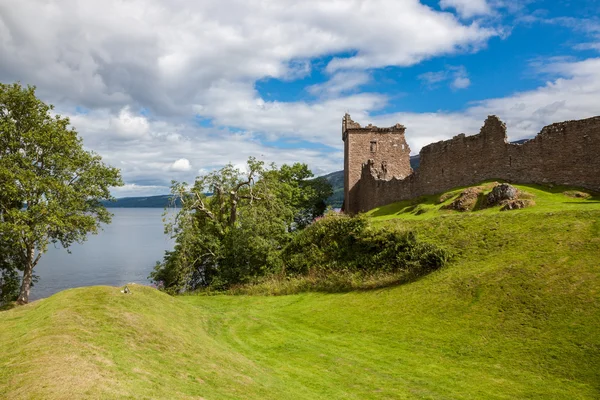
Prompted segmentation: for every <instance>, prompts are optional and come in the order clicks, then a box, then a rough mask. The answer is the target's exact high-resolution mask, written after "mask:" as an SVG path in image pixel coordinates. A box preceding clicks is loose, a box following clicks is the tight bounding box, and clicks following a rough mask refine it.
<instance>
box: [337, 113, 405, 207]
mask: <svg viewBox="0 0 600 400" xmlns="http://www.w3.org/2000/svg"><path fill="white" fill-rule="evenodd" d="M405 130H406V128H405V127H404V126H402V125H400V124H397V125H395V126H392V127H389V128H378V127H376V126H372V125H368V126H365V127H361V126H360V125H359V124H358V123H356V122H354V121H352V120H351V119H350V116H349V115H348V114H346V115H345V116H344V119H343V121H342V138H343V140H344V209H345V210H353V209H354V208H355V207H357V206H359V204H358V203H357V204H351V203H353V201H354V200H358V199H359V197H357V196H356V195H355V186H356V183H357V182H358V181H359V180H360V179H361V175H362V164H363V163H365V162H367V161H369V160H371V161H372V163H371V164H370V165H371V168H370V171H371V173H373V174H374V176H376V177H377V178H378V179H389V178H391V177H399V178H405V177H407V176H409V175H410V174H412V168H411V167H410V148H409V147H408V143H407V142H406V139H405V137H404V131H405Z"/></svg>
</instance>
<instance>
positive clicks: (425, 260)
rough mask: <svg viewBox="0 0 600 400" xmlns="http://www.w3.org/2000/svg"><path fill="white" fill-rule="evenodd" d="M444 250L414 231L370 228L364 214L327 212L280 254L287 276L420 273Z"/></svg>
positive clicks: (439, 260)
mask: <svg viewBox="0 0 600 400" xmlns="http://www.w3.org/2000/svg"><path fill="white" fill-rule="evenodd" d="M448 258H449V257H448V253H447V252H446V251H445V250H443V249H441V248H439V247H437V246H434V245H432V244H427V243H423V242H421V241H419V240H417V238H416V236H415V235H414V234H413V233H412V232H400V231H397V230H393V229H390V228H373V227H372V226H371V225H370V224H369V221H368V220H367V219H366V218H365V217H363V216H358V217H348V216H344V215H329V216H327V217H325V218H323V219H321V220H319V221H317V222H315V223H314V224H312V225H311V226H309V227H307V228H306V229H305V230H303V231H301V232H299V233H298V234H297V235H296V236H295V237H294V238H293V240H292V242H291V243H290V244H289V245H288V246H286V248H285V249H284V250H283V252H282V259H283V263H284V265H285V273H286V275H305V274H308V273H310V272H311V271H313V270H318V271H348V272H399V271H403V272H407V273H410V274H413V275H415V276H420V275H423V274H426V273H428V272H431V271H434V270H436V269H438V268H440V267H442V266H443V265H445V263H446V262H447V260H448Z"/></svg>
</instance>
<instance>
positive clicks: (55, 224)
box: [0, 83, 122, 304]
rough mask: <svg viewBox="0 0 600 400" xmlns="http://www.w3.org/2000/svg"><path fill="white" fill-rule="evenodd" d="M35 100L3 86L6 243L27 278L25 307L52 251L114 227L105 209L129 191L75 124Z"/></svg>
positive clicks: (0, 161) (0, 132)
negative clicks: (120, 191) (119, 191)
mask: <svg viewBox="0 0 600 400" xmlns="http://www.w3.org/2000/svg"><path fill="white" fill-rule="evenodd" d="M52 109H53V107H52V106H50V105H46V104H45V103H44V102H42V101H41V100H39V99H38V98H37V97H36V96H35V87H31V86H28V87H27V88H23V87H21V85H20V84H18V83H15V84H10V85H7V84H0V187H2V194H1V195H0V242H1V243H2V247H4V248H7V247H8V248H10V249H12V253H11V257H13V258H11V260H12V262H13V265H14V263H15V261H16V262H17V263H18V269H19V270H21V271H22V272H23V274H22V280H21V287H20V290H19V296H18V299H17V301H18V303H19V304H24V303H27V302H28V300H29V291H30V288H31V285H32V281H33V277H34V275H33V271H34V268H35V267H36V265H37V264H38V262H39V260H40V258H41V256H42V254H44V252H45V251H46V250H47V248H48V245H49V244H50V243H54V244H60V245H62V246H63V247H65V248H68V247H69V246H70V245H71V244H72V243H74V242H82V241H84V240H85V239H86V237H87V234H88V233H97V231H98V229H99V227H100V223H109V222H110V219H111V215H110V213H109V212H108V211H107V210H106V209H105V208H104V206H103V205H102V204H101V203H100V201H101V200H105V199H111V198H112V197H111V195H110V190H109V189H110V187H112V186H119V185H122V180H121V177H120V173H119V170H118V169H116V168H112V167H109V166H106V165H105V164H104V163H102V160H101V158H100V156H99V155H97V154H95V153H93V152H90V151H86V150H85V149H84V148H83V144H82V140H81V138H80V137H79V136H78V135H77V132H76V131H75V130H74V129H73V128H69V119H68V118H63V117H61V116H59V115H55V116H53V115H52V112H51V111H52Z"/></svg>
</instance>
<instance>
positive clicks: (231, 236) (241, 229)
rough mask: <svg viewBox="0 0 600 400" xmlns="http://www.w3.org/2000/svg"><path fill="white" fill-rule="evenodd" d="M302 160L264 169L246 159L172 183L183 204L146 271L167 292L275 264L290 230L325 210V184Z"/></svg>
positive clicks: (226, 281) (231, 280)
mask: <svg viewBox="0 0 600 400" xmlns="http://www.w3.org/2000/svg"><path fill="white" fill-rule="evenodd" d="M312 176H313V175H312V173H311V172H310V170H309V169H308V168H307V166H306V165H305V164H294V165H292V166H289V165H284V166H282V167H281V168H280V169H277V168H276V167H275V166H273V165H272V166H270V167H266V166H265V165H264V163H263V162H262V161H258V160H256V159H254V158H250V159H249V160H248V163H247V166H246V171H239V170H237V169H236V168H234V167H233V166H232V165H231V164H229V165H227V166H225V167H224V168H222V169H220V170H218V171H214V172H212V173H210V174H207V175H204V176H200V177H198V178H197V179H196V181H195V183H194V185H193V186H191V187H189V186H188V185H186V184H185V183H178V182H174V183H173V186H172V194H173V195H174V196H175V197H176V198H178V199H181V203H182V205H183V207H182V209H181V210H180V211H179V213H178V215H177V218H176V220H175V221H174V223H172V224H171V225H169V226H168V229H170V230H171V232H172V233H173V234H174V235H175V237H176V245H175V249H174V250H173V251H172V252H167V254H166V256H165V259H164V261H163V262H162V263H159V264H158V265H157V267H156V269H155V270H154V272H153V273H152V274H151V278H152V279H153V280H154V281H155V282H162V283H163V284H164V285H165V286H166V288H167V289H171V290H173V291H181V290H193V289H196V288H199V287H203V286H208V285H212V286H216V287H225V286H229V285H231V284H237V283H244V282H248V281H249V280H251V279H253V278H256V277H258V276H261V275H264V274H265V273H267V272H273V271H275V270H277V269H278V268H281V267H282V263H281V257H280V252H281V249H282V248H283V246H285V244H286V243H288V242H289V241H290V239H291V235H292V232H293V231H295V230H298V229H302V228H303V227H304V226H306V225H307V224H308V223H310V222H312V220H313V219H314V218H315V217H317V216H320V215H322V214H323V212H324V211H325V200H326V199H327V198H328V197H329V196H330V195H331V192H332V190H331V186H329V184H328V183H327V182H326V181H324V180H321V179H318V178H317V179H310V178H312Z"/></svg>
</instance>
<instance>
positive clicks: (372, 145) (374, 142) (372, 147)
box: [371, 140, 377, 153]
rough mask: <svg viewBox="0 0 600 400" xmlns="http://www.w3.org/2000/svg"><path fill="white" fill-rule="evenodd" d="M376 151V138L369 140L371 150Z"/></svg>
mask: <svg viewBox="0 0 600 400" xmlns="http://www.w3.org/2000/svg"><path fill="white" fill-rule="evenodd" d="M376 151H377V140H371V152H372V153H375V152H376Z"/></svg>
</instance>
